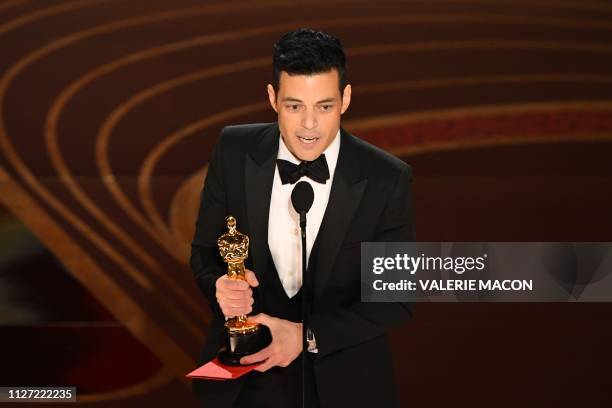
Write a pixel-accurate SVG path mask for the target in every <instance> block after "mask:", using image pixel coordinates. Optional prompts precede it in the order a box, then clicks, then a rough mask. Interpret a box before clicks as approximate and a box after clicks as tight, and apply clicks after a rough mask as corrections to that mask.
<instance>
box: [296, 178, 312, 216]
mask: <svg viewBox="0 0 612 408" xmlns="http://www.w3.org/2000/svg"><path fill="white" fill-rule="evenodd" d="M313 201H314V190H313V189H312V186H311V185H310V184H309V183H308V182H307V181H300V182H299V183H297V184H296V185H295V187H293V191H292V192H291V203H292V204H293V208H294V209H295V211H296V212H297V213H299V214H302V213H304V214H305V213H307V212H308V210H310V207H312V202H313Z"/></svg>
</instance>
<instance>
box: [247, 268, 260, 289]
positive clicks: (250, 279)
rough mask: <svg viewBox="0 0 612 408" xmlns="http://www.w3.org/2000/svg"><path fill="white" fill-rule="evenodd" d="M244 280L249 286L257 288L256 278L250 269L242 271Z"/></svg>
mask: <svg viewBox="0 0 612 408" xmlns="http://www.w3.org/2000/svg"><path fill="white" fill-rule="evenodd" d="M244 279H245V280H246V281H247V283H248V284H249V285H250V286H253V287H255V286H259V281H258V280H257V277H256V276H255V272H253V271H252V270H250V269H246V270H245V271H244Z"/></svg>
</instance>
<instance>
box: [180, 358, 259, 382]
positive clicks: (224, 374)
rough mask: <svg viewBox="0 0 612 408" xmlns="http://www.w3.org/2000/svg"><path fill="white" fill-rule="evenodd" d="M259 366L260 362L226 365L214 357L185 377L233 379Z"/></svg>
mask: <svg viewBox="0 0 612 408" xmlns="http://www.w3.org/2000/svg"><path fill="white" fill-rule="evenodd" d="M259 366H260V364H251V365H248V366H228V365H224V364H221V363H220V362H219V359H217V358H215V359H214V360H212V361H209V362H208V363H206V364H204V365H203V366H202V367H199V368H196V369H195V370H193V371H192V372H190V373H189V374H187V375H186V377H187V378H200V379H204V380H234V379H236V378H238V377H240V376H242V375H245V374H246V373H248V372H249V371H252V370H254V369H255V368H257V367H259Z"/></svg>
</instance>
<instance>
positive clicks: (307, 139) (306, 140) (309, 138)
mask: <svg viewBox="0 0 612 408" xmlns="http://www.w3.org/2000/svg"><path fill="white" fill-rule="evenodd" d="M297 138H298V139H299V140H300V142H302V143H304V144H313V143H315V142H316V141H317V140H319V139H320V138H319V137H318V136H298V137H297Z"/></svg>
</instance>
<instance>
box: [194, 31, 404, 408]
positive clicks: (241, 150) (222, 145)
mask: <svg viewBox="0 0 612 408" xmlns="http://www.w3.org/2000/svg"><path fill="white" fill-rule="evenodd" d="M274 50H275V51H274V57H273V68H274V70H273V72H274V78H273V83H272V84H268V86H267V91H268V98H269V101H270V105H271V107H272V109H274V111H275V112H276V113H277V115H278V121H277V122H274V123H267V124H265V123H264V124H248V125H236V126H227V127H225V128H224V129H223V130H222V132H221V136H220V138H219V140H218V142H217V145H216V147H215V149H214V152H213V156H212V159H211V161H210V165H209V168H208V173H207V176H206V181H205V184H204V189H203V192H202V201H201V206H200V210H199V215H198V220H197V223H196V232H195V237H194V240H193V243H192V256H191V267H192V269H193V272H194V274H195V279H196V281H197V284H198V286H199V287H200V289H201V290H202V292H203V293H204V295H205V296H206V297H207V298H208V300H209V301H210V304H211V308H212V311H213V323H212V326H211V328H210V330H209V331H208V336H207V339H206V344H205V347H204V351H203V353H202V356H201V359H200V361H199V363H202V364H203V363H204V362H206V361H209V360H211V359H213V358H214V357H215V356H216V354H217V352H218V350H219V348H220V347H221V346H222V345H223V332H224V328H223V323H224V321H225V318H227V317H232V316H236V315H241V314H251V316H250V320H252V321H254V322H257V323H260V324H262V325H265V326H267V327H268V328H269V329H270V332H271V335H272V343H271V344H270V345H269V346H267V347H266V348H264V349H262V350H261V351H259V352H257V353H256V354H253V355H250V356H247V357H244V358H243V359H242V360H241V362H242V363H243V364H250V363H255V362H261V363H262V364H261V365H260V366H259V367H258V368H257V369H256V370H254V371H252V372H250V373H249V374H247V375H245V376H243V377H240V378H239V379H237V380H233V381H205V380H195V381H194V382H193V389H194V392H196V394H197V395H198V396H199V397H200V398H201V399H202V401H203V402H204V406H207V407H250V408H255V407H283V408H286V407H300V406H302V404H303V402H302V393H304V395H305V398H306V402H305V405H306V406H307V407H318V406H321V407H331V406H346V407H371V406H380V407H385V408H386V407H394V406H399V402H398V400H397V394H396V388H395V381H394V374H393V365H392V356H391V353H390V349H389V344H388V336H387V332H388V330H389V329H390V328H392V327H395V326H398V325H401V324H402V323H404V322H406V321H407V320H409V319H410V317H411V305H410V304H406V303H366V302H361V300H360V290H361V279H360V243H361V242H365V241H383V242H384V241H413V240H414V223H413V213H412V197H411V192H410V182H411V179H412V173H411V168H410V167H409V166H408V165H407V164H405V163H404V162H402V161H401V160H399V159H397V158H395V157H393V156H391V155H390V154H388V153H386V152H384V151H382V150H380V149H378V148H376V147H374V146H372V145H370V144H368V143H366V142H364V141H362V140H360V139H358V138H356V137H355V136H353V135H351V134H350V133H348V132H347V131H346V130H345V129H343V128H342V127H341V126H340V119H341V115H342V114H343V113H344V112H346V110H347V109H348V107H349V104H350V101H351V85H349V84H347V83H346V82H347V81H346V72H345V54H344V51H343V49H342V46H341V44H340V42H339V41H338V40H337V39H336V38H334V37H332V36H331V35H329V34H326V33H323V32H318V31H314V30H311V29H300V30H296V31H293V32H290V33H287V34H285V35H284V36H283V37H282V38H281V39H280V40H279V41H278V42H277V43H276V44H275V47H274ZM298 181H306V182H308V183H310V184H311V186H312V188H313V190H314V203H313V205H312V207H311V209H310V210H309V212H308V222H307V228H306V235H307V245H306V255H307V259H308V264H307V269H306V273H305V274H303V273H302V270H301V269H302V268H301V240H300V233H299V216H298V214H297V213H296V212H295V210H294V209H293V207H292V205H291V200H290V197H291V192H292V190H293V188H294V186H295V184H296V183H297V182H298ZM230 214H231V215H233V216H234V217H235V218H236V220H237V227H238V230H239V231H241V232H242V233H244V234H246V235H248V236H249V238H250V248H249V257H248V258H247V260H246V262H245V265H246V268H247V270H246V281H241V280H231V279H229V278H228V277H227V276H226V274H225V273H226V265H225V264H224V263H223V262H222V260H221V257H220V256H219V253H218V248H217V238H218V237H219V236H220V235H221V234H222V233H223V232H225V231H226V223H225V217H226V216H227V215H230ZM304 276H307V277H308V279H306V285H305V286H304V285H302V282H303V277H304ZM302 301H304V303H305V304H306V305H307V307H306V309H305V310H304V309H303V308H302ZM303 321H306V322H307V324H308V327H303V324H302V322H303ZM302 330H306V332H307V336H306V337H307V339H308V341H307V342H306V343H304V342H303V341H302ZM302 359H305V361H303V360H302ZM304 367H305V368H304Z"/></svg>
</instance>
